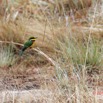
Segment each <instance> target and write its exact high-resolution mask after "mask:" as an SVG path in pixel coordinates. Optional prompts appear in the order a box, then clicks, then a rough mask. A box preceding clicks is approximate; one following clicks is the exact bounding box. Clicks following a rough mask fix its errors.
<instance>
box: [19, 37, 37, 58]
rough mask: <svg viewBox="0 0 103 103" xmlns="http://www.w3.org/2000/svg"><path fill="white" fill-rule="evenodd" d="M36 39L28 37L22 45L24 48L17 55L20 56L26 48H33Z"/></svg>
mask: <svg viewBox="0 0 103 103" xmlns="http://www.w3.org/2000/svg"><path fill="white" fill-rule="evenodd" d="M36 39H37V37H30V38H29V39H28V41H27V42H25V43H24V46H23V48H22V49H21V51H20V53H19V55H20V56H22V54H23V52H24V51H25V50H26V49H27V48H29V47H33V46H34V44H35V40H36Z"/></svg>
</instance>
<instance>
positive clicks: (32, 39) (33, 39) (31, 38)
mask: <svg viewBox="0 0 103 103" xmlns="http://www.w3.org/2000/svg"><path fill="white" fill-rule="evenodd" d="M36 39H37V37H30V38H29V40H31V41H35V40H36Z"/></svg>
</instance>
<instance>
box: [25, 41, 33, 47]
mask: <svg viewBox="0 0 103 103" xmlns="http://www.w3.org/2000/svg"><path fill="white" fill-rule="evenodd" d="M32 44H33V42H32V41H27V42H26V43H25V44H24V47H26V48H28V47H30V46H31V45H32Z"/></svg>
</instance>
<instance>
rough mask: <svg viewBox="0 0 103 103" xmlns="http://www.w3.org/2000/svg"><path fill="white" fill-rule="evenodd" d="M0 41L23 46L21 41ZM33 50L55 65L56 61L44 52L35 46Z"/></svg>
mask: <svg viewBox="0 0 103 103" xmlns="http://www.w3.org/2000/svg"><path fill="white" fill-rule="evenodd" d="M0 43H7V44H14V45H20V46H23V44H21V43H16V42H13V41H12V42H10V41H0ZM33 50H35V51H36V52H38V53H39V54H41V55H43V56H44V57H45V58H46V59H47V60H48V61H49V62H51V63H52V65H53V66H55V67H56V66H57V63H56V62H55V61H54V60H53V59H52V58H50V57H49V56H48V55H46V54H45V53H44V52H42V51H41V50H40V49H39V48H38V49H36V48H33Z"/></svg>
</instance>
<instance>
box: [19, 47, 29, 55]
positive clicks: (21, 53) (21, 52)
mask: <svg viewBox="0 0 103 103" xmlns="http://www.w3.org/2000/svg"><path fill="white" fill-rule="evenodd" d="M26 49H27V47H23V48H22V49H21V51H20V52H19V55H20V56H22V55H23V52H24V51H25V50H26Z"/></svg>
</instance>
